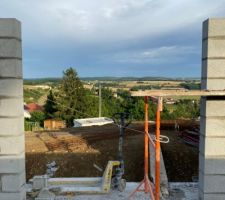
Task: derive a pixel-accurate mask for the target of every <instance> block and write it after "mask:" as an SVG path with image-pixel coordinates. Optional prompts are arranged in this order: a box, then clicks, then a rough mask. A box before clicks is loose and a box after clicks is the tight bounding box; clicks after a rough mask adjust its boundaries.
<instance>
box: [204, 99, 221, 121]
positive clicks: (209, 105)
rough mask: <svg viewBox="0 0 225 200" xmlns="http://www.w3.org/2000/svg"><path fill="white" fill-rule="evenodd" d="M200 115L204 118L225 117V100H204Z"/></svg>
mask: <svg viewBox="0 0 225 200" xmlns="http://www.w3.org/2000/svg"><path fill="white" fill-rule="evenodd" d="M200 115H201V116H203V117H225V100H206V99H205V98H202V99H201V110H200Z"/></svg>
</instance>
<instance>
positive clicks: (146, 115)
mask: <svg viewBox="0 0 225 200" xmlns="http://www.w3.org/2000/svg"><path fill="white" fill-rule="evenodd" d="M144 145H145V150H144V151H145V154H144V171H145V184H144V185H145V188H144V189H145V193H147V192H148V191H149V188H148V187H147V186H148V183H147V181H148V179H147V178H146V177H148V162H149V156H148V97H147V96H145V137H144Z"/></svg>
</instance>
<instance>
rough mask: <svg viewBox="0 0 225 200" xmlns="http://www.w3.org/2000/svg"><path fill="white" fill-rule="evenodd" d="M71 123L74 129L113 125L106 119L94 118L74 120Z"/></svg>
mask: <svg viewBox="0 0 225 200" xmlns="http://www.w3.org/2000/svg"><path fill="white" fill-rule="evenodd" d="M73 123H74V127H83V126H102V125H105V124H111V123H113V120H112V119H110V118H107V117H95V118H84V119H74V120H73Z"/></svg>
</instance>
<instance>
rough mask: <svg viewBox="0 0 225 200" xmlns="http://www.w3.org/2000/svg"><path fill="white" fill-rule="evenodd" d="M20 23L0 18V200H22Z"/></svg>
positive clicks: (22, 147)
mask: <svg viewBox="0 0 225 200" xmlns="http://www.w3.org/2000/svg"><path fill="white" fill-rule="evenodd" d="M24 151H25V144H24V118H23V79H22V49H21V24H20V22H19V21H17V20H16V19H0V199H2V200H25V199H26V192H25V153H24Z"/></svg>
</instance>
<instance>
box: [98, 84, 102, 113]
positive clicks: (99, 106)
mask: <svg viewBox="0 0 225 200" xmlns="http://www.w3.org/2000/svg"><path fill="white" fill-rule="evenodd" d="M98 99H99V100H98V103H99V104H98V112H99V113H98V116H99V117H101V116H102V86H101V83H100V82H99V83H98Z"/></svg>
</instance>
